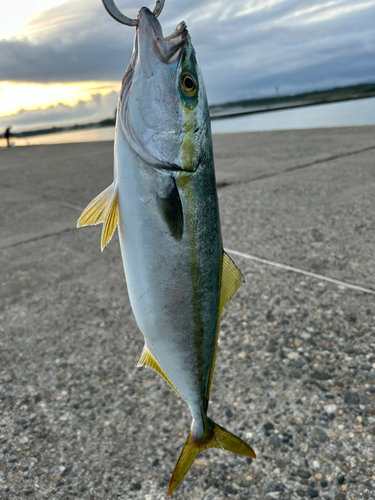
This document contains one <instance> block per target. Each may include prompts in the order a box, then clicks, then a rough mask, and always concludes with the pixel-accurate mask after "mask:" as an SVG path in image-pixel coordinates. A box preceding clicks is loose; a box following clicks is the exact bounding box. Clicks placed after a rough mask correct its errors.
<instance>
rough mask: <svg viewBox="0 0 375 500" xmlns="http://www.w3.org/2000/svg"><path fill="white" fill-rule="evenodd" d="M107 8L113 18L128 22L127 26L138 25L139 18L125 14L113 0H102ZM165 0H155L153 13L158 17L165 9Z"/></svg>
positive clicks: (123, 22) (122, 22) (124, 22)
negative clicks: (132, 17)
mask: <svg viewBox="0 0 375 500" xmlns="http://www.w3.org/2000/svg"><path fill="white" fill-rule="evenodd" d="M102 2H103V5H104V7H105V10H106V11H107V12H108V14H109V15H110V16H112V17H113V19H116V21H118V22H119V23H121V24H126V25H127V26H138V20H137V19H131V18H130V17H127V16H124V14H123V13H122V12H120V11H119V9H118V8H117V7H116V5H115V2H114V1H113V0H102ZM164 3H165V0H155V7H154V11H153V14H154V16H156V17H158V16H159V15H160V13H161V11H162V10H163V7H164Z"/></svg>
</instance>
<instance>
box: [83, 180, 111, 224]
mask: <svg viewBox="0 0 375 500" xmlns="http://www.w3.org/2000/svg"><path fill="white" fill-rule="evenodd" d="M114 191H115V187H114V185H113V184H111V185H110V186H109V187H107V189H105V190H104V191H103V192H102V193H100V194H99V195H98V196H97V197H96V198H94V199H93V200H92V202H91V203H90V204H89V205H88V206H87V207H86V208H85V210H84V211H83V212H82V215H81V217H80V218H79V219H78V221H77V227H83V226H93V225H95V224H101V223H102V222H104V220H105V216H106V209H107V206H108V203H109V201H110V200H111V198H112V196H113V193H114Z"/></svg>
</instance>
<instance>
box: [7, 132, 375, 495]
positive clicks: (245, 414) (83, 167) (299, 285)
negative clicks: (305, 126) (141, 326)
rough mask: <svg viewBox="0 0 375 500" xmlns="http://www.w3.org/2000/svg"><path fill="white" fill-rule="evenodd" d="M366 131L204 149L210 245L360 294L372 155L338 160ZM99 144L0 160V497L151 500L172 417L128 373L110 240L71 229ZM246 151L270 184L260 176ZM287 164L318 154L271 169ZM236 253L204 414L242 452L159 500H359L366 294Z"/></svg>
mask: <svg viewBox="0 0 375 500" xmlns="http://www.w3.org/2000/svg"><path fill="white" fill-rule="evenodd" d="M362 132H363V133H362ZM370 132H372V137H374V132H375V127H372V128H371V127H358V128H356V129H332V130H330V129H327V130H324V131H312V132H311V135H309V133H308V131H293V132H292V131H291V132H288V133H285V132H274V133H270V132H267V133H264V134H263V133H249V134H236V135H232V136H231V137H228V136H220V140H219V141H218V138H217V137H216V138H215V148H216V149H215V151H216V150H218V157H219V159H218V163H219V167H218V176H217V177H218V183H219V186H220V182H221V181H222V182H223V183H222V187H220V189H219V199H220V211H221V218H222V226H223V227H222V229H223V239H224V244H225V245H226V246H228V247H230V248H234V249H236V250H239V251H243V252H249V253H253V254H256V255H258V256H261V257H265V258H272V259H274V260H278V261H279V262H283V263H285V264H292V265H297V264H298V266H299V267H303V268H304V269H306V270H311V271H316V270H318V271H319V272H320V273H321V274H327V275H330V276H331V277H336V278H338V279H344V280H351V281H352V282H356V283H358V284H363V285H364V286H367V287H370V288H374V286H375V276H374V260H373V259H374V256H373V251H372V249H373V248H374V244H375V242H374V231H373V229H374V210H373V201H374V199H375V197H374V193H375V189H374V188H375V175H374V172H375V170H374V159H375V148H374V150H367V151H363V152H358V153H356V154H351V155H350V156H348V155H347V154H346V153H345V152H348V151H351V150H352V151H354V150H360V149H364V148H369V147H370V146H371V140H372V139H371V137H370V136H371V134H370ZM330 134H331V136H332V140H331V144H332V148H333V149H334V150H332V151H331V150H330V149H329V143H330V140H329V137H330ZM239 136H240V137H239ZM312 138H314V140H312ZM224 141H227V145H228V146H227V148H228V159H227V160H228V161H227V167H226V169H227V170H226V171H227V172H230V173H231V175H232V177H231V178H230V179H229V180H228V178H225V175H226V173H225V172H226V171H225V169H224V168H222V167H221V166H220V161H221V160H220V155H221V154H223V151H224V150H223V149H221V150H220V147H221V145H222V144H224ZM231 141H232V146H231V145H230V144H231ZM303 141H305V142H304V144H303ZM320 141H321V142H320ZM374 142H375V141H374ZM246 144H248V149H247V152H246ZM280 144H284V150H285V157H284V158H283V159H282V163H283V165H282V168H281V167H280V168H279V166H278V162H277V157H278V155H279V156H280V155H282V154H283V153H282V152H281V151H280V147H281V146H280ZM293 145H294V146H295V149H293ZM112 146H113V145H112V144H111V143H101V144H99V143H98V144H81V145H79V144H78V145H77V144H75V145H62V146H38V147H30V148H26V147H25V148H18V149H14V150H11V151H6V152H5V153H4V152H3V151H2V152H0V175H1V186H0V194H1V197H0V208H1V211H0V214H1V215H0V217H1V219H0V225H1V226H0V227H1V240H0V248H1V251H0V318H1V321H0V498H1V500H3V499H4V500H13V499H15V498H23V497H27V498H30V499H34V498H35V499H53V500H55V499H56V500H57V499H59V500H62V499H64V500H65V499H66V500H68V499H71V498H78V499H85V500H86V499H89V500H95V499H98V500H99V499H100V500H101V499H105V500H106V499H112V498H118V499H123V500H125V499H142V500H143V499H144V500H154V499H155V500H161V499H167V498H168V495H167V490H168V482H169V479H170V475H171V472H172V470H173V467H174V465H175V462H176V460H177V458H178V456H179V453H180V450H181V448H182V446H183V444H184V442H185V439H186V435H187V433H188V430H189V427H190V423H191V422H190V415H189V411H188V408H187V406H186V404H185V403H184V402H183V401H182V400H179V399H178V397H177V396H176V394H175V393H174V392H173V391H172V390H171V389H170V388H169V386H168V385H167V384H165V383H164V382H163V380H162V379H161V378H160V377H159V376H158V375H157V374H156V373H154V372H153V371H152V370H148V369H144V368H141V369H139V368H136V363H137V361H138V358H139V356H140V353H141V350H142V346H143V340H142V336H141V334H140V332H139V331H138V329H137V326H136V323H135V320H134V317H133V315H132V313H131V309H130V304H129V300H128V296H127V291H126V285H125V280H124V276H123V270H122V263H121V257H120V252H119V246H118V239H117V237H116V236H115V237H114V239H113V241H112V242H111V243H110V245H109V246H108V247H107V248H106V250H105V251H104V252H103V253H101V252H100V228H98V227H96V228H95V227H94V228H84V229H81V230H75V229H74V224H75V220H76V219H77V216H78V215H79V207H80V206H83V207H84V206H85V205H86V204H87V203H88V202H89V201H90V200H91V199H92V198H93V197H94V196H95V195H96V194H97V193H98V192H99V191H100V190H102V189H104V188H105V187H106V186H107V185H108V184H109V183H110V182H111V175H110V167H111V162H112V159H111V156H112ZM333 146H334V147H333ZM231 147H232V149H231ZM325 148H326V149H325ZM345 148H346V149H345ZM237 150H238V151H239V154H240V156H241V158H242V159H241V161H238V163H236V151H237ZM220 151H221V152H220ZM262 151H264V163H265V166H264V172H266V171H268V172H272V173H273V174H275V175H273V176H272V177H268V178H265V177H264V176H263V178H262V179H261V178H259V175H258V170H257V169H258V168H259V169H260V170H261V171H263V170H262V169H263V167H260V166H259V158H260V157H261V154H262V153H261V152H262ZM304 151H305V152H306V155H305V156H303V152H304ZM293 152H294V153H295V154H294V155H293ZM322 152H323V153H324V154H326V153H327V158H329V157H331V156H333V155H337V154H340V155H342V158H336V159H329V160H327V162H324V161H320V160H323V157H322V154H323V153H322ZM297 153H298V155H299V156H300V158H299V161H300V164H301V165H302V164H303V163H308V161H310V162H311V161H312V159H314V158H315V159H318V160H319V162H318V163H315V164H313V165H311V166H309V167H305V168H303V169H298V170H296V171H294V172H285V170H286V169H287V168H288V166H295V165H296V164H297V163H296V162H297V158H296V157H297ZM288 156H290V158H291V161H290V162H289V163H288ZM246 158H247V159H248V167H247V169H246V165H245V164H244V163H241V162H243V161H244V159H246ZM266 164H267V165H266ZM236 165H237V167H236ZM238 165H240V166H238ZM257 165H258V166H257ZM276 174H277V175H276ZM257 179H258V180H257ZM224 181H225V182H224ZM371 201H372V203H371ZM235 260H236V262H237V264H238V266H239V267H240V269H241V270H242V271H243V273H244V275H245V279H246V283H245V285H243V286H242V287H241V288H240V290H239V291H238V293H237V294H236V295H235V297H234V298H233V300H232V301H231V302H230V303H229V305H228V306H227V308H226V310H225V312H224V315H223V318H222V323H221V333H220V339H219V349H218V356H217V362H216V369H215V374H214V380H213V386H212V391H211V403H210V410H209V414H210V416H211V417H212V418H214V420H215V421H216V422H218V423H219V424H220V425H223V426H224V427H226V428H228V429H229V430H231V431H233V432H234V433H236V434H238V435H240V436H242V437H243V438H244V439H246V440H248V442H249V443H250V444H251V445H252V446H253V447H254V448H255V450H256V452H257V455H258V458H257V460H251V459H246V458H243V457H239V456H235V455H233V454H231V453H229V452H225V451H221V450H208V451H206V452H205V453H203V454H202V455H200V456H199V457H198V459H197V460H196V462H195V464H194V465H193V466H192V468H191V470H190V472H189V474H188V475H187V476H186V478H185V479H184V481H183V482H182V483H181V485H180V487H179V488H178V489H177V490H176V492H175V494H174V497H173V498H176V500H214V499H215V500H221V499H226V498H228V499H230V498H233V499H239V500H248V499H250V498H251V499H252V500H268V499H279V500H298V499H307V500H308V499H310V498H318V499H320V500H352V499H353V500H362V499H363V500H373V499H374V498H375V456H374V449H375V302H374V299H375V297H374V295H371V294H367V293H363V292H359V291H355V290H350V289H347V288H345V287H340V286H336V285H334V284H332V283H327V282H324V281H320V280H317V279H313V278H309V277H306V276H301V275H299V274H296V273H293V272H290V271H284V270H281V269H275V268H272V267H269V266H266V265H264V264H260V263H256V262H253V261H250V260H246V259H243V258H240V257H236V258H235Z"/></svg>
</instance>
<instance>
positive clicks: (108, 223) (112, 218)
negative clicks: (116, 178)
mask: <svg viewBox="0 0 375 500" xmlns="http://www.w3.org/2000/svg"><path fill="white" fill-rule="evenodd" d="M118 214H119V211H118V196H117V191H116V190H115V191H114V193H113V195H112V198H111V199H110V201H109V203H108V205H107V210H106V211H105V220H104V224H103V229H102V251H103V250H104V247H105V246H106V245H107V244H108V243H109V242H110V241H111V238H112V236H113V233H114V232H115V230H116V227H117V224H118Z"/></svg>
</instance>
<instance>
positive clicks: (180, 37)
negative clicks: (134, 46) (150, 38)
mask: <svg viewBox="0 0 375 500" xmlns="http://www.w3.org/2000/svg"><path fill="white" fill-rule="evenodd" d="M188 33H189V32H188V29H187V26H186V24H185V22H184V21H182V22H181V23H180V24H178V25H177V26H176V29H175V30H174V31H173V33H171V34H170V35H169V36H166V37H164V38H161V39H158V38H157V39H156V40H155V43H154V50H155V54H156V55H157V56H158V57H159V59H161V60H162V61H163V62H165V63H166V64H173V63H175V62H177V61H179V59H180V57H181V53H182V48H183V46H184V45H185V43H186V42H187V38H188Z"/></svg>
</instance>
